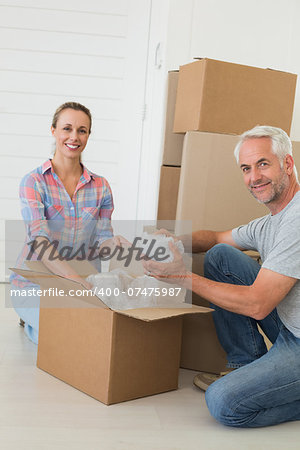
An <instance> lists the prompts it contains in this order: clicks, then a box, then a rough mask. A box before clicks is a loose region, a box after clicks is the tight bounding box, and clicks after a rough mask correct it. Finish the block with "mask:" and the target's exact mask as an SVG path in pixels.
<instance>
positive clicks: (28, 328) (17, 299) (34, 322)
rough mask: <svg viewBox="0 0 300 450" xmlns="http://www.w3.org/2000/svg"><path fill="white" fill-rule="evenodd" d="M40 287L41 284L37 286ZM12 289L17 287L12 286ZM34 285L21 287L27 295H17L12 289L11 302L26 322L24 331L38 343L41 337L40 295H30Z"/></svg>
mask: <svg viewBox="0 0 300 450" xmlns="http://www.w3.org/2000/svg"><path fill="white" fill-rule="evenodd" d="M37 288H39V286H37ZM11 289H12V290H14V289H16V288H15V287H14V286H11ZM31 290H32V287H28V288H26V287H25V288H20V291H22V293H24V294H26V295H24V296H23V295H22V296H19V295H16V294H13V292H12V291H11V302H12V305H13V307H14V309H15V311H16V313H17V314H18V315H19V317H20V318H21V319H22V320H23V321H24V322H25V325H24V331H25V334H26V335H27V337H28V338H29V339H30V340H31V341H32V342H34V343H35V344H37V343H38V338H39V316H40V308H39V305H40V298H39V296H29V295H28V294H29V292H30V291H31Z"/></svg>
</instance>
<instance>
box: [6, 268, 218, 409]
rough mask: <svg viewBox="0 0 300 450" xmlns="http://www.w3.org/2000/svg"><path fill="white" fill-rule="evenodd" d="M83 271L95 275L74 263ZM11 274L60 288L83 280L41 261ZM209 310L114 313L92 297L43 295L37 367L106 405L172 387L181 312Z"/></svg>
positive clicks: (190, 307)
mask: <svg viewBox="0 0 300 450" xmlns="http://www.w3.org/2000/svg"><path fill="white" fill-rule="evenodd" d="M73 263H76V264H75V265H74V264H72V265H73V266H74V268H76V270H77V272H78V273H80V275H81V276H83V277H86V276H88V275H89V274H92V273H96V271H95V269H94V267H93V266H92V265H91V264H90V263H88V262H87V261H74V262H73ZM27 265H28V266H29V268H30V270H23V269H17V268H14V269H12V270H14V271H15V272H16V273H18V274H20V275H22V276H23V277H25V278H27V279H28V280H30V281H32V282H33V283H35V284H38V285H40V286H41V289H45V290H46V289H49V288H54V289H56V291H55V292H58V290H59V289H61V290H63V291H64V292H65V293H70V292H71V290H74V291H75V292H76V290H82V286H81V284H79V283H77V282H75V281H70V280H67V279H66V278H63V277H61V276H58V275H55V274H53V273H51V272H50V271H48V269H47V268H46V267H45V266H44V264H43V263H42V262H41V261H28V262H27ZM208 311H210V309H209V308H205V307H201V306H194V305H187V307H182V308H164V309H162V308H140V309H130V310H123V311H120V310H118V311H113V310H111V309H110V308H108V307H107V306H106V305H105V303H104V302H102V301H101V300H100V299H99V298H98V297H97V296H95V295H92V296H88V297H82V296H68V295H66V296H64V297H59V296H54V295H51V296H50V295H48V294H46V295H43V296H42V297H41V300H40V324H39V343H38V357H37V367H39V368H40V369H42V370H44V371H46V372H48V373H49V374H51V375H53V376H55V377H57V378H59V379H60V380H63V381H65V382H66V383H68V384H70V385H71V386H74V387H75V388H77V389H79V390H81V391H83V392H85V393H86V394H88V395H91V396H92V397H94V398H96V399H97V400H100V401H101V402H103V403H105V404H107V405H109V404H112V403H118V402H122V401H126V400H131V399H134V398H138V397H144V396H147V395H152V394H158V393H161V392H165V391H169V390H173V389H177V387H178V371H179V362H180V350H181V329H182V320H181V319H182V316H184V315H186V314H195V313H205V312H208Z"/></svg>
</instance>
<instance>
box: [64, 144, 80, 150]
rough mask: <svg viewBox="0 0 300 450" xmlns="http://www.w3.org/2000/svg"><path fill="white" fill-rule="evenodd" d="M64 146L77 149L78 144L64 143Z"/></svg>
mask: <svg viewBox="0 0 300 450" xmlns="http://www.w3.org/2000/svg"><path fill="white" fill-rule="evenodd" d="M65 146H66V147H68V148H69V149H70V150H77V149H78V148H79V147H80V145H73V144H65Z"/></svg>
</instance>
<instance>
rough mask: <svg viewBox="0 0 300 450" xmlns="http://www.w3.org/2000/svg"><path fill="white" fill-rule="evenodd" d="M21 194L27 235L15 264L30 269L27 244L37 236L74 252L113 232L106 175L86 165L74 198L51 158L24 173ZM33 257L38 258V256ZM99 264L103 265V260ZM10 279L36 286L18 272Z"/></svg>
mask: <svg viewBox="0 0 300 450" xmlns="http://www.w3.org/2000/svg"><path fill="white" fill-rule="evenodd" d="M19 195H20V200H21V210H22V216H23V219H24V222H25V225H26V234H27V236H26V242H25V245H24V247H23V250H22V251H21V253H20V255H19V257H18V260H17V263H16V267H22V268H24V269H27V266H26V264H25V260H26V258H27V256H28V254H29V251H30V245H28V244H30V242H32V241H33V240H34V239H35V238H36V237H38V236H45V237H46V238H48V239H49V241H50V242H53V241H54V240H56V241H57V242H58V247H57V249H58V251H59V250H61V249H62V247H66V246H68V247H69V248H71V249H72V254H74V253H75V252H76V250H78V249H79V248H80V247H82V245H84V246H85V251H87V250H88V248H89V247H90V246H92V245H93V244H94V243H95V242H98V246H99V245H100V244H101V243H102V242H104V241H105V240H107V239H109V238H111V237H112V235H113V233H112V228H111V223H110V219H111V215H112V212H113V198H112V193H111V189H110V186H109V184H108V182H107V181H106V179H105V178H103V177H101V176H98V175H95V174H94V173H92V172H90V171H89V170H88V169H87V168H86V167H84V166H83V173H82V175H81V177H80V179H79V181H78V184H77V186H76V189H75V192H74V194H73V197H72V199H71V198H70V196H69V194H68V193H67V191H66V189H65V187H64V185H63V184H62V182H61V180H60V179H59V177H58V176H57V175H56V173H55V172H54V170H53V167H52V163H51V159H49V160H47V161H46V162H45V163H44V164H43V165H42V166H40V167H38V168H37V169H35V170H33V171H32V172H30V173H29V174H27V175H25V177H24V178H23V179H22V181H21V184H20V192H19ZM99 219H101V220H99ZM66 249H67V248H66ZM80 256H82V252H80ZM31 259H37V255H33V256H32V257H31ZM97 263H98V265H99V268H100V261H99V260H98V261H97ZM10 282H11V283H12V284H13V285H14V286H17V287H19V288H23V287H28V286H30V285H33V283H31V282H29V281H28V280H25V278H23V277H21V276H20V275H17V274H15V273H12V275H11V276H10Z"/></svg>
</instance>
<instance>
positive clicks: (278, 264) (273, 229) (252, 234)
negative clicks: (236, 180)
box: [232, 191, 300, 338]
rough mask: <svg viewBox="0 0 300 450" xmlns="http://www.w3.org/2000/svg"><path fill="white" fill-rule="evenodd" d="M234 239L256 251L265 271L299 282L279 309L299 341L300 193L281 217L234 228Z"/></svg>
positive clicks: (275, 216) (280, 214)
mask: <svg viewBox="0 0 300 450" xmlns="http://www.w3.org/2000/svg"><path fill="white" fill-rule="evenodd" d="M232 237H233V239H234V241H235V242H236V243H237V245H238V246H239V247H241V248H243V249H245V250H257V251H258V252H259V253H260V256H261V259H262V267H264V268H265V269H270V270H273V272H277V273H280V274H282V275H286V276H288V277H293V278H297V279H298V281H297V282H296V284H295V285H294V287H293V288H292V289H291V290H290V292H289V293H288V294H287V296H286V297H285V298H284V299H283V300H282V301H281V302H280V303H279V305H277V312H278V315H279V317H280V319H281V321H282V322H283V323H284V325H285V326H286V327H287V328H288V329H289V330H290V331H291V332H292V333H293V334H294V335H295V336H297V337H299V338H300V281H299V280H300V191H298V192H297V193H296V194H295V196H294V197H293V198H292V200H291V201H290V203H288V205H287V206H286V207H285V208H284V209H283V210H282V211H280V212H279V213H278V214H275V215H274V216H272V215H271V214H268V215H267V216H264V217H261V218H259V219H255V220H253V221H252V222H250V223H248V225H242V226H240V227H237V228H234V229H233V230H232Z"/></svg>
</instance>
